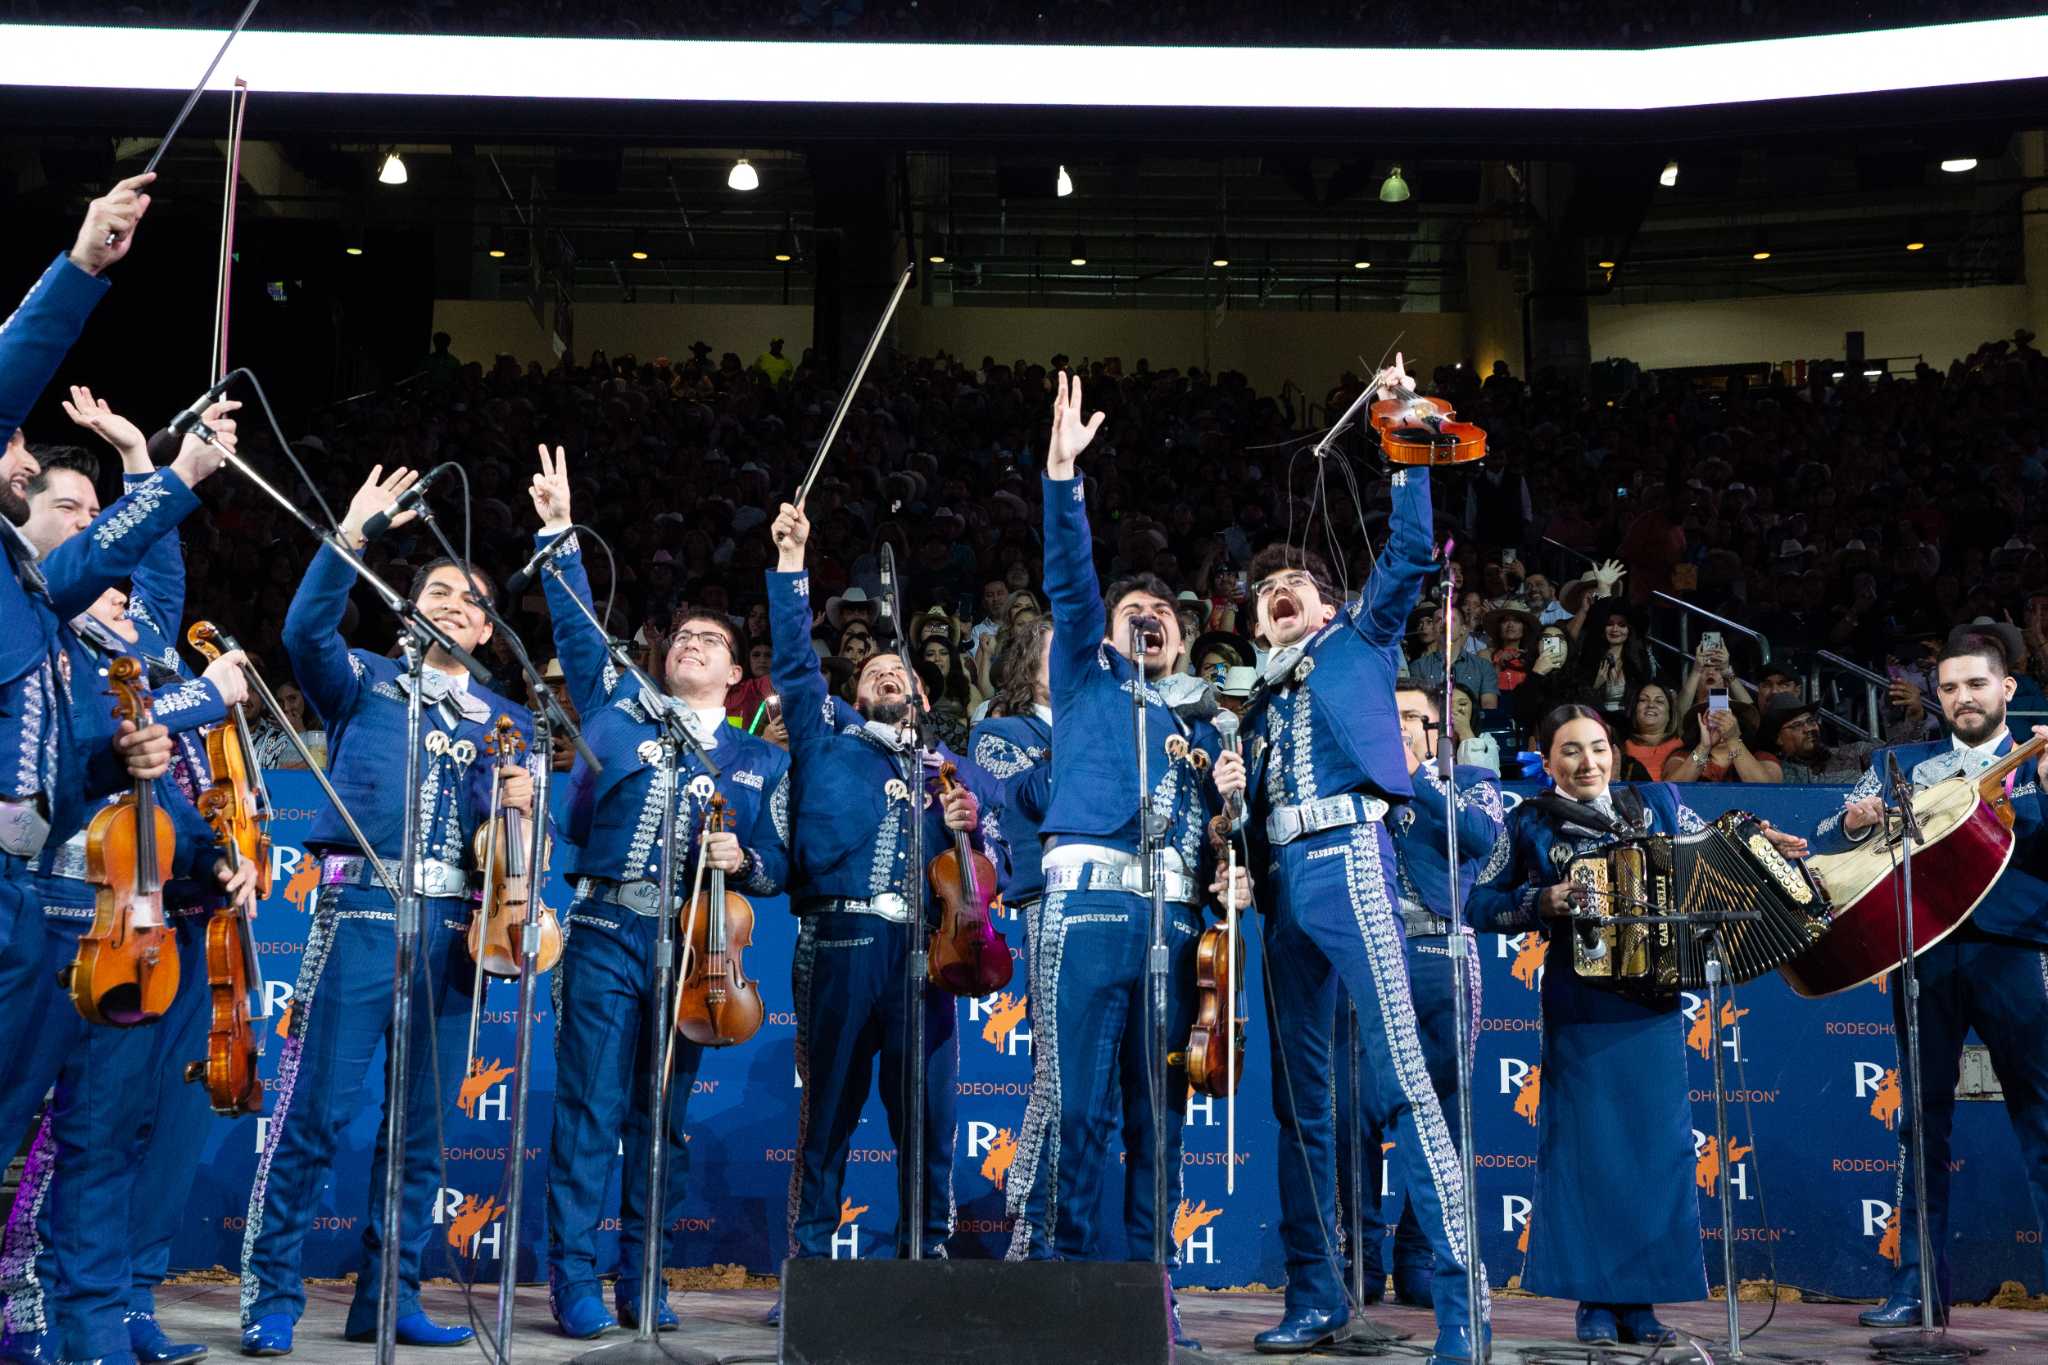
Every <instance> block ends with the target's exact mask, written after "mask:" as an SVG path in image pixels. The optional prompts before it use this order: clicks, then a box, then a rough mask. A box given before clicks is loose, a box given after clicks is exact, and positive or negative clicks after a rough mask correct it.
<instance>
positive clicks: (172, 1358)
mask: <svg viewBox="0 0 2048 1365" xmlns="http://www.w3.org/2000/svg"><path fill="white" fill-rule="evenodd" d="M122 1321H123V1322H125V1323H127V1324H128V1345H129V1347H130V1348H131V1349H132V1350H133V1351H134V1352H135V1359H136V1361H137V1363H138V1365H185V1362H187V1361H192V1360H198V1359H199V1358H200V1357H201V1356H204V1355H205V1354H206V1344H205V1343H204V1342H199V1341H172V1340H171V1339H170V1338H169V1337H167V1336H165V1335H164V1329H163V1328H161V1327H159V1326H157V1321H156V1318H155V1317H154V1316H152V1315H151V1314H148V1313H130V1314H128V1315H127V1316H126V1317H124V1318H123V1319H122Z"/></svg>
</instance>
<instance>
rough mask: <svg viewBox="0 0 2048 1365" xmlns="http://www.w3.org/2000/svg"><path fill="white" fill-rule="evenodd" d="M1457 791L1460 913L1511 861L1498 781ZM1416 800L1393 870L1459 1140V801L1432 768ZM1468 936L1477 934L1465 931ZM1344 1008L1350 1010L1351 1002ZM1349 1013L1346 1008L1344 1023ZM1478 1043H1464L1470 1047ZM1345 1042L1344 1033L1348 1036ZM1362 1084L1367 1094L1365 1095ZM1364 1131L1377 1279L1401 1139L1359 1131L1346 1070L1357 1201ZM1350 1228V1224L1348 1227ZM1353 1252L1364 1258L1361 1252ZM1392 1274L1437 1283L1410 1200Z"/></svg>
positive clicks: (1418, 780) (1484, 780)
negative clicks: (1391, 1170)
mask: <svg viewBox="0 0 2048 1365" xmlns="http://www.w3.org/2000/svg"><path fill="white" fill-rule="evenodd" d="M1456 776H1457V783H1458V880H1459V888H1458V891H1459V905H1460V906H1464V905H1467V904H1470V903H1471V898H1472V887H1473V886H1474V884H1475V883H1477V882H1481V881H1484V880H1486V879H1487V878H1488V877H1491V876H1493V875H1494V874H1495V873H1497V872H1499V871H1500V869H1501V867H1502V865H1504V864H1505V863H1506V862H1507V856H1508V842H1507V822H1506V818H1505V816H1504V815H1503V814H1502V810H1501V798H1500V779H1499V777H1498V776H1497V775H1495V774H1494V773H1493V772H1491V771H1490V770H1488V769H1485V768H1473V767H1466V766H1462V765H1461V766H1460V767H1459V768H1458V770H1457V774H1456ZM1414 784H1415V799H1414V800H1412V801H1410V802H1409V803H1408V804H1407V805H1406V806H1405V807H1403V808H1402V809H1400V810H1398V811H1396V812H1394V814H1393V815H1392V816H1390V817H1389V819H1388V823H1389V824H1390V826H1391V827H1392V829H1393V834H1394V862H1395V869H1396V873H1397V876H1398V881H1399V886H1400V902H1399V909H1400V912H1401V918H1402V922H1403V925H1404V927H1405V928H1406V931H1407V937H1406V941H1405V946H1406V949H1407V959H1408V990H1409V994H1410V995H1411V996H1412V997H1413V999H1414V1001H1415V1025H1416V1029H1417V1031H1418V1032H1419V1034H1420V1035H1421V1040H1422V1057H1423V1061H1424V1063H1425V1064H1426V1065H1427V1066H1428V1068H1429V1083H1430V1085H1431V1087H1432V1088H1433V1089H1434V1090H1435V1091H1436V1097H1437V1103H1438V1105H1439V1106H1440V1107H1441V1108H1442V1109H1443V1113H1444V1125H1445V1126H1446V1127H1447V1128H1448V1129H1449V1130H1450V1134H1451V1140H1452V1142H1453V1143H1455V1142H1456V1141H1457V1139H1458V1112H1457V1092H1458V1057H1457V1037H1458V1022H1457V1015H1456V1014H1455V1012H1454V1006H1455V1004H1456V1001H1457V982H1456V979H1455V976H1454V974H1453V972H1452V970H1451V947H1450V935H1449V929H1450V924H1451V894H1450V892H1451V888H1450V877H1449V875H1448V873H1447V872H1446V870H1445V868H1446V864H1445V852H1446V844H1447V840H1446V833H1447V830H1446V826H1447V824H1448V822H1449V816H1450V809H1451V803H1450V800H1449V798H1448V796H1447V795H1446V793H1445V791H1444V785H1443V780H1442V779H1441V778H1440V777H1438V776H1437V772H1436V765H1435V764H1434V763H1425V764H1423V765H1422V766H1421V767H1420V768H1418V769H1417V770H1416V772H1415V774H1414ZM1466 932H1467V934H1468V936H1469V934H1470V931H1469V930H1467V931H1466ZM1466 947H1467V950H1468V956H1467V958H1466V966H1467V971H1466V976H1467V990H1468V994H1467V1000H1468V1001H1469V1009H1470V1017H1471V1019H1472V1020H1473V1021H1474V1022H1475V1024H1476V1022H1477V1020H1478V1018H1479V972H1478V970H1477V963H1478V957H1477V953H1476V949H1475V948H1474V946H1473V945H1471V944H1469V943H1468V944H1467V945H1466ZM1345 1003H1348V1001H1347V1002H1345ZM1343 1015H1344V1011H1343V1010H1341V1009H1340V1010H1339V1017H1340V1018H1342V1017H1343ZM1477 1037H1478V1034H1477V1033H1476V1032H1473V1033H1469V1034H1468V1035H1467V1037H1466V1041H1467V1043H1468V1044H1471V1043H1472V1042H1473V1040H1475V1039H1476V1038H1477ZM1340 1041H1341V1035H1340ZM1364 1089H1365V1087H1364V1081H1363V1077H1361V1078H1360V1086H1359V1091H1360V1093H1361V1094H1363V1093H1364ZM1354 1131H1356V1133H1357V1136H1358V1140H1359V1141H1360V1142H1361V1143H1362V1144H1363V1150H1362V1152H1361V1155H1362V1156H1363V1157H1364V1170H1363V1175H1364V1180H1363V1183H1362V1185H1361V1189H1362V1190H1363V1192H1364V1196H1365V1197H1364V1199H1363V1200H1362V1201H1361V1202H1360V1205H1359V1215H1360V1219H1361V1225H1362V1227H1363V1229H1364V1236H1365V1263H1366V1267H1367V1270H1368V1272H1369V1277H1370V1273H1377V1271H1378V1268H1379V1267H1380V1266H1382V1265H1384V1264H1385V1262H1384V1261H1383V1260H1382V1259H1381V1255H1380V1248H1381V1244H1382V1242H1383V1240H1384V1239H1385V1237H1386V1233H1387V1223H1386V1220H1385V1219H1384V1218H1383V1217H1382V1216H1381V1213H1380V1187H1381V1184H1382V1183H1383V1182H1382V1178H1381V1175H1382V1168H1383V1167H1384V1165H1385V1156H1384V1154H1383V1153H1382V1151H1381V1144H1382V1143H1384V1142H1397V1141H1399V1137H1400V1135H1399V1134H1396V1133H1393V1132H1389V1131H1386V1130H1384V1129H1382V1128H1379V1127H1364V1128H1356V1129H1355V1128H1354V1119H1353V1117H1352V1114H1351V1086H1350V1084H1349V1077H1348V1074H1347V1073H1345V1072H1344V1071H1343V1070H1342V1069H1340V1070H1339V1074H1338V1077H1337V1178H1338V1182H1339V1183H1340V1184H1341V1185H1343V1186H1345V1187H1346V1188H1345V1190H1344V1191H1343V1197H1346V1198H1348V1197H1350V1190H1349V1184H1350V1173H1351V1154H1350V1150H1349V1149H1350V1146H1351V1141H1352V1136H1353V1133H1354ZM1346 1226H1349V1224H1348V1223H1347V1224H1346ZM1353 1254H1356V1253H1355V1252H1354V1253H1353ZM1394 1273H1395V1276H1396V1278H1397V1280H1398V1281H1399V1282H1400V1283H1402V1284H1404V1285H1413V1284H1415V1283H1416V1282H1418V1281H1427V1280H1429V1279H1430V1277H1431V1273H1432V1272H1431V1269H1430V1254H1429V1239H1428V1238H1427V1237H1425V1236H1423V1233H1422V1226H1421V1224H1420V1223H1418V1222H1417V1221H1416V1217H1415V1207H1414V1204H1413V1203H1412V1202H1409V1201H1406V1200H1404V1201H1403V1203H1402V1208H1401V1221H1400V1224H1399V1226H1398V1227H1397V1228H1396V1229H1395V1233H1394Z"/></svg>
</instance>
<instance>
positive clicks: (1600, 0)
mask: <svg viewBox="0 0 2048 1365" xmlns="http://www.w3.org/2000/svg"><path fill="white" fill-rule="evenodd" d="M239 8H240V6H238V5H233V4H228V3H226V2H225V0H84V3H75V4H74V3H65V2H64V0H10V2H9V3H8V4H7V5H6V6H5V7H4V12H5V13H6V14H7V15H8V16H9V17H11V18H13V19H16V20H20V21H25V22H77V23H114V24H168V25H186V24H203V25H208V26H224V25H225V24H227V23H230V22H232V20H233V19H234V16H235V13H236V12H237V10H238V9H239ZM2041 8H2042V7H2041V5H2040V4H2038V3H2029V2H2028V0H1974V3H1970V4H1963V3H1960V0H1815V2H1814V3H1811V4H1805V5H1768V4H1764V3H1762V2H1761V0H1542V3H1537V4H1521V5H1512V6H1508V5H1501V4H1497V3H1490V2H1489V0H1430V3H1428V4H1404V3H1394V4H1379V3H1374V4H1366V3H1362V2H1361V0H1294V3H1291V4H1287V5H1263V6H1261V5H1238V4H1227V3H1222V0H1122V3H1118V4H1109V3H1104V2H1103V0H1095V2H1094V3H1088V4H1079V5H1064V6H1051V5H1042V4H1038V3H1035V2H1034V3H1017V0H948V2H947V3H943V4H937V3H929V0H698V3H696V4H692V5H686V6H677V7H674V8H665V7H659V6H650V5H646V4H641V3H626V2H625V0H474V2H472V0H461V2H460V3H458V2H457V0H405V2H404V3H394V2H392V0H354V2H353V3H350V2H349V0H311V2H310V3H304V4H294V5H286V6H279V7H277V8H275V9H271V8H265V9H261V10H259V11H258V12H257V14H256V16H255V18H254V20H253V21H252V25H251V26H252V27H255V28H293V29H301V30H340V31H347V32H354V31H369V32H383V33H521V34H552V35H561V36H570V37H675V38H685V37H687V38H799V39H816V38H849V39H866V40H898V41H919V40H923V41H946V42H1024V43H1030V42H1058V43H1098V44H1099V43H1146V42H1155V43H1172V44H1185V43H1189V42H1191V41H1192V42H1199V43H1203V44H1214V45H1228V46H1237V45H1245V44H1257V45H1285V44H1311V45H1317V46H1320V45H1325V44H1331V43H1339V44H1354V45H1363V46H1395V47H1439V46H1442V47H1559V46H1564V47H1664V46H1674V45H1680V44H1689V43H1704V42H1724V41H1733V40H1738V39H1747V38H1781V37H1791V36H1797V35H1803V34H1812V33H1837V32H1851V31H1856V30H1861V29H1875V28H1890V27H1898V26H1900V25H1906V24H1934V23H1944V22H1952V21H1956V20H1965V19H1991V18H2000V17H2005V16H2009V15H2015V14H2028V13H2039V12H2040V11H2041ZM1190 35H1197V36H1195V37H1193V38H1191V37H1190Z"/></svg>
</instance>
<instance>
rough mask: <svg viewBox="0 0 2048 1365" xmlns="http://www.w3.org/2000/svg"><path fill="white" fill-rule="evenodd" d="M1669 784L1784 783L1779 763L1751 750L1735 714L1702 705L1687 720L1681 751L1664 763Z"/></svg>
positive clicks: (1716, 707)
mask: <svg viewBox="0 0 2048 1365" xmlns="http://www.w3.org/2000/svg"><path fill="white" fill-rule="evenodd" d="M1664 780H1665V781H1666V782H1782V781H1783V780H1784V775H1783V772H1782V770H1781V769H1780V768H1779V766H1778V760H1777V759H1775V758H1772V757H1770V756H1769V755H1759V754H1757V753H1755V752H1753V751H1752V750H1751V749H1750V747H1749V741H1748V740H1747V739H1746V738H1745V737H1744V735H1743V732H1742V722H1741V721H1740V720H1738V719H1737V718H1736V715H1735V712H1734V711H1732V710H1729V709H1727V708H1726V707H1721V706H1716V705H1714V704H1713V703H1712V702H1711V701H1705V702H1701V703H1700V704H1699V705H1698V706H1695V707H1694V708H1693V709H1692V712H1691V714H1689V715H1687V716H1686V718H1685V728H1684V730H1683V731H1681V732H1680V735H1679V747H1678V749H1677V750H1676V751H1675V752H1673V753H1672V755H1671V757H1670V758H1668V759H1666V760H1665V761H1664Z"/></svg>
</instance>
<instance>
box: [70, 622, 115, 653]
mask: <svg viewBox="0 0 2048 1365" xmlns="http://www.w3.org/2000/svg"><path fill="white" fill-rule="evenodd" d="M71 629H72V630H74V631H76V632H77V633H78V638H79V639H81V640H84V641H85V642H86V643H87V644H89V645H91V646H92V647H93V648H95V649H97V650H99V651H100V653H102V654H105V655H107V656H109V657H110V658H118V657H120V656H121V655H123V654H126V653H127V652H128V642H127V641H126V640H124V639H122V638H121V637H120V636H118V635H116V634H114V631H113V628H112V627H111V626H109V625H107V623H106V622H104V621H102V620H100V619H99V618H98V617H97V616H92V615H89V614H88V613H86V612H80V613H79V614H78V615H76V616H74V617H72V618H71Z"/></svg>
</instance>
